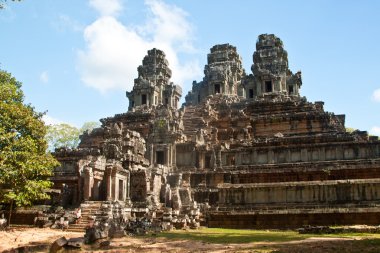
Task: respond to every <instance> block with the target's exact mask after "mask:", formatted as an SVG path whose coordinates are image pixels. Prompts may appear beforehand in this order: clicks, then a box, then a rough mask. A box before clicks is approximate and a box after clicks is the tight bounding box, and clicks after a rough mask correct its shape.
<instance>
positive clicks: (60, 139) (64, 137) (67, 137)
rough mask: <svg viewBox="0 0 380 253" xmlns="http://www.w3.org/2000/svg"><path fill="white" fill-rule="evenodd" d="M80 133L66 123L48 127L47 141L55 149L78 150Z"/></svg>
mask: <svg viewBox="0 0 380 253" xmlns="http://www.w3.org/2000/svg"><path fill="white" fill-rule="evenodd" d="M79 134H80V131H79V129H78V128H76V127H74V126H71V125H69V124H66V123H61V124H55V125H50V126H48V131H47V134H46V139H47V141H48V142H49V145H50V147H53V148H60V147H65V148H76V147H77V146H78V143H79Z"/></svg>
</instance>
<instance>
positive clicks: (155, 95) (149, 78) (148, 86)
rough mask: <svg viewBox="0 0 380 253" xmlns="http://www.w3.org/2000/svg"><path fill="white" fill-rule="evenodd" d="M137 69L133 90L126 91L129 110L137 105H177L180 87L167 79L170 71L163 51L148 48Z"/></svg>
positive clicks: (180, 93)
mask: <svg viewBox="0 0 380 253" xmlns="http://www.w3.org/2000/svg"><path fill="white" fill-rule="evenodd" d="M137 71H138V77H137V78H136V79H135V82H134V86H133V90H132V91H131V92H128V91H127V92H126V94H127V97H128V99H129V107H128V110H129V111H130V110H132V109H134V108H137V107H146V108H151V107H152V106H158V105H165V106H167V107H170V108H177V107H178V101H179V99H180V97H181V95H182V89H181V87H180V86H179V85H175V84H173V83H172V82H170V81H169V80H170V78H171V76H172V71H171V70H170V68H169V63H168V60H167V59H166V58H165V53H164V52H163V51H161V50H159V49H156V48H153V49H152V50H149V51H148V55H146V56H145V57H144V59H143V62H142V65H140V66H139V67H138V68H137Z"/></svg>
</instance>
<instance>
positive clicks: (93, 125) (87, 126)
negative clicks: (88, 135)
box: [80, 121, 100, 133]
mask: <svg viewBox="0 0 380 253" xmlns="http://www.w3.org/2000/svg"><path fill="white" fill-rule="evenodd" d="M97 127H100V124H99V122H95V121H89V122H85V123H84V124H83V126H82V127H81V128H80V132H81V133H84V132H86V131H89V132H91V131H92V130H93V129H94V128H97Z"/></svg>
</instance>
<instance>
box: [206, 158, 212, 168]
mask: <svg viewBox="0 0 380 253" xmlns="http://www.w3.org/2000/svg"><path fill="white" fill-rule="evenodd" d="M210 165H211V156H210V155H206V156H205V168H206V169H207V168H210Z"/></svg>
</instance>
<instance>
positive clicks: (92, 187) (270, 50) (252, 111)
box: [52, 34, 380, 240]
mask: <svg viewBox="0 0 380 253" xmlns="http://www.w3.org/2000/svg"><path fill="white" fill-rule="evenodd" d="M251 70H252V73H251V74H246V73H245V71H244V69H243V67H242V61H241V58H240V56H239V55H238V53H237V50H236V48H235V47H233V46H231V45H229V44H222V45H216V46H214V47H212V48H211V50H210V54H208V57H207V65H206V66H205V76H204V78H203V80H202V81H201V82H196V81H194V83H193V87H192V90H191V91H190V92H189V93H188V95H187V96H186V103H185V104H184V106H183V107H182V108H180V109H178V101H179V98H180V96H181V94H182V91H181V89H180V88H179V86H178V85H174V84H173V83H171V82H170V78H171V70H170V68H169V63H168V61H167V60H166V58H165V54H164V53H163V52H162V51H160V50H158V49H152V50H149V51H148V54H147V56H146V57H145V58H144V59H143V62H142V65H141V66H139V67H138V77H137V78H136V79H135V80H134V87H133V89H132V91H130V92H127V97H128V99H129V102H130V103H129V107H128V112H125V113H122V114H117V115H115V116H113V117H109V118H104V119H102V120H101V123H102V126H101V127H100V128H98V129H94V130H93V131H92V132H88V133H85V134H83V136H82V137H81V143H80V145H79V148H78V149H77V150H67V149H60V150H57V151H56V153H55V156H56V157H57V158H58V160H59V161H60V162H61V164H62V166H61V167H58V168H56V170H55V174H54V177H53V178H52V180H53V182H54V184H55V188H56V189H57V191H58V190H60V191H61V192H62V194H61V195H62V199H61V200H60V201H61V204H62V205H63V206H70V205H78V204H79V203H81V202H83V200H85V201H106V200H107V201H108V202H104V203H106V204H104V206H103V207H101V208H99V210H96V211H97V212H95V213H94V214H93V215H94V216H95V219H94V220H96V221H97V222H103V223H104V222H106V221H107V222H108V221H110V220H112V221H114V222H115V224H125V222H137V221H139V220H140V219H142V218H146V219H149V220H150V221H152V222H153V221H154V220H158V221H160V222H162V223H161V224H160V227H162V228H164V229H171V228H172V227H176V228H184V227H191V228H197V227H199V225H200V224H202V225H210V226H227V227H239V226H240V227H245V228H246V227H249V226H253V227H260V226H263V227H265V226H268V227H271V226H274V227H275V226H281V224H282V225H284V226H286V224H284V223H285V222H286V221H287V220H288V219H287V218H283V223H281V222H280V220H281V219H279V217H286V215H288V216H289V217H292V216H291V214H283V213H281V211H282V210H283V209H286V208H292V210H293V209H294V210H296V211H295V212H294V217H295V219H296V222H295V223H294V224H293V225H295V224H301V225H304V224H313V223H316V222H319V221H318V219H324V217H325V216H326V219H325V220H326V221H328V222H335V223H337V224H339V223H345V224H346V223H350V222H351V223H357V222H359V223H366V222H368V223H372V222H373V219H374V218H373V217H377V214H378V213H379V210H378V209H377V208H378V201H379V200H380V183H379V182H378V181H379V180H380V141H379V140H378V139H377V138H375V137H371V138H370V137H369V136H368V133H367V132H365V131H354V132H352V133H348V132H346V129H345V115H335V114H333V113H330V112H326V111H325V110H324V108H323V106H324V103H323V102H319V101H318V102H314V103H312V102H309V101H307V99H306V98H305V97H301V96H300V88H301V85H302V78H301V72H297V73H295V74H293V72H292V71H291V70H290V69H289V64H288V55H287V52H286V50H285V48H284V45H283V42H282V41H281V40H280V39H279V38H277V37H276V36H275V35H273V34H262V35H260V36H259V38H258V40H257V42H256V51H255V52H254V53H253V65H252V68H251ZM111 203H112V204H111ZM115 203H120V207H118V205H119V204H115ZM341 208H347V209H341ZM361 208H365V209H361ZM310 209H311V210H315V212H316V213H313V215H311V216H308V212H309V211H310ZM265 210H271V212H273V213H275V214H277V213H278V212H280V213H281V215H285V216H281V215H280V214H278V215H277V216H276V215H273V216H266V217H270V218H271V219H273V222H272V223H271V222H270V221H263V220H261V218H262V217H264V216H263V214H262V212H263V211H265ZM323 210H335V211H336V212H337V215H336V216H334V217H335V220H334V221H332V220H331V219H329V217H327V216H328V215H330V213H329V212H325V211H323ZM343 210H347V211H343ZM360 210H366V212H367V211H371V212H372V214H371V215H370V216H368V219H367V220H366V216H365V215H362V213H360V212H361V211H360ZM252 211H253V212H258V213H259V214H257V213H255V214H252V213H251V212H252ZM363 212H364V211H363ZM296 214H297V215H296ZM252 215H253V216H252ZM265 215H269V214H265ZM234 217H236V220H234ZM247 217H251V218H253V219H255V220H253V221H249V222H246V221H247V220H246V219H248V218H247ZM358 217H360V219H359V218H358ZM371 217H372V218H371ZM256 221H257V222H256ZM206 222H207V223H206ZM323 225H326V224H323ZM135 230H136V231H137V230H138V231H137V232H138V233H144V231H146V230H145V229H142V228H140V226H137V227H136V229H135ZM96 231H97V230H95V231H93V232H91V233H90V234H89V237H91V238H92V237H94V238H95V237H99V236H98V235H97V236H96V235H95V234H99V233H100V232H99V231H97V232H96ZM107 231H108V229H107ZM115 231H116V232H115V233H116V234H118V233H119V232H120V233H119V234H120V235H121V229H119V228H118V229H116V230H115ZM117 231H119V232H117ZM98 232H99V233H98ZM137 232H136V233H137ZM102 233H103V232H102ZM100 234H101V233H100ZM102 236H103V235H102ZM102 236H100V237H102ZM104 236H108V234H107V235H104ZM92 240H95V239H92Z"/></svg>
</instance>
